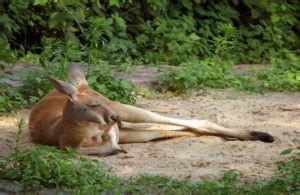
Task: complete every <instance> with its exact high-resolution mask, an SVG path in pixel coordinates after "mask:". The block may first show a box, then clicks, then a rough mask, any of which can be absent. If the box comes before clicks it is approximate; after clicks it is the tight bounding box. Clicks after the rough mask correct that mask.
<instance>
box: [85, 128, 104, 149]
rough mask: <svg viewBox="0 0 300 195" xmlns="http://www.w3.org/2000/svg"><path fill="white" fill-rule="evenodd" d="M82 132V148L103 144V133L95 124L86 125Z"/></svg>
mask: <svg viewBox="0 0 300 195" xmlns="http://www.w3.org/2000/svg"><path fill="white" fill-rule="evenodd" d="M82 130H83V131H84V139H83V142H82V146H84V147H92V146H99V145H101V144H103V139H102V136H103V135H104V133H105V132H104V130H103V129H101V127H100V126H99V125H98V124H97V123H92V124H89V125H86V126H85V127H82Z"/></svg>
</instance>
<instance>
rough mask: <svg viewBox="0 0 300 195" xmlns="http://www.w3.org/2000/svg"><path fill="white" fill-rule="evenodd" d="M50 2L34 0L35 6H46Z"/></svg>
mask: <svg viewBox="0 0 300 195" xmlns="http://www.w3.org/2000/svg"><path fill="white" fill-rule="evenodd" d="M47 1H48V0H34V3H33V5H45V4H46V3H47Z"/></svg>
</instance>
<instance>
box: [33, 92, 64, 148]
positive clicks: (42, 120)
mask: <svg viewBox="0 0 300 195" xmlns="http://www.w3.org/2000/svg"><path fill="white" fill-rule="evenodd" d="M67 100H68V98H67V97H66V96H65V95H63V94H61V93H59V92H58V91H52V92H50V93H49V94H47V95H46V96H45V97H43V98H42V99H41V100H40V101H39V102H38V103H36V104H35V105H34V107H33V108H32V110H31V113H30V117H29V128H30V130H31V137H32V140H33V141H34V142H35V143H39V144H46V145H56V146H58V145H59V143H58V141H59V133H60V130H61V127H60V126H61V125H62V115H63V109H64V107H65V104H66V102H67Z"/></svg>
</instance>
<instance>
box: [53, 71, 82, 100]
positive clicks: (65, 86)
mask: <svg viewBox="0 0 300 195" xmlns="http://www.w3.org/2000/svg"><path fill="white" fill-rule="evenodd" d="M48 80H49V81H50V83H51V84H52V86H53V87H54V88H55V89H57V91H59V92H61V93H63V94H65V95H67V96H69V98H70V99H71V100H72V101H76V100H77V99H78V98H77V93H78V91H77V88H76V87H75V86H73V85H71V84H69V83H67V82H64V81H61V80H57V79H55V78H53V77H51V76H49V77H48Z"/></svg>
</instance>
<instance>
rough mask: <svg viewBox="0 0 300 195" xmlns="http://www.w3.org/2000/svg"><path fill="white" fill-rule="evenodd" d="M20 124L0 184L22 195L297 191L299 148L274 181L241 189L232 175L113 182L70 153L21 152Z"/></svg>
mask: <svg viewBox="0 0 300 195" xmlns="http://www.w3.org/2000/svg"><path fill="white" fill-rule="evenodd" d="M24 124H25V122H24V120H20V121H19V124H18V133H17V136H16V142H15V144H14V146H13V152H12V153H11V154H9V155H8V156H5V157H0V178H1V179H8V180H13V181H18V182H19V183H21V184H22V185H23V189H24V190H40V189H42V188H53V187H55V188H56V189H57V190H61V189H64V190H69V191H77V192H79V193H83V192H84V193H89V194H90V193H99V192H112V193H139V194H146V193H155V194H156V193H163V194H174V193H175V194H186V193H188V194H199V193H204V194H254V193H259V194H265V193H267V194H277V193H296V192H299V190H300V182H299V180H300V153H299V149H300V147H298V148H297V149H292V148H288V149H286V150H284V151H282V153H281V154H282V155H290V156H291V157H292V158H291V160H287V161H285V162H283V163H281V164H279V165H278V171H277V174H276V176H275V177H272V178H269V179H266V180H263V181H252V182H248V184H247V185H245V186H243V187H241V186H239V185H238V184H237V181H238V178H239V177H241V176H242V174H241V173H240V172H237V171H234V170H231V171H227V172H225V173H224V176H223V177H222V178H220V179H217V180H199V181H193V180H177V179H169V178H166V177H162V176H157V175H150V174H140V175H138V176H136V177H133V178H130V179H127V180H125V179H123V178H120V177H118V176H116V175H115V174H114V173H113V172H112V171H111V169H110V168H109V167H108V166H107V165H105V164H104V163H102V162H100V161H96V160H90V159H87V158H84V157H80V156H77V155H76V153H75V151H74V150H72V149H70V148H69V149H68V151H67V152H64V153H62V152H61V151H59V150H58V149H56V148H53V147H46V146H37V147H34V148H29V147H26V146H23V145H22V140H23V137H22V136H23V134H22V133H23V132H24V129H23V128H24ZM294 151H295V152H294Z"/></svg>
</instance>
